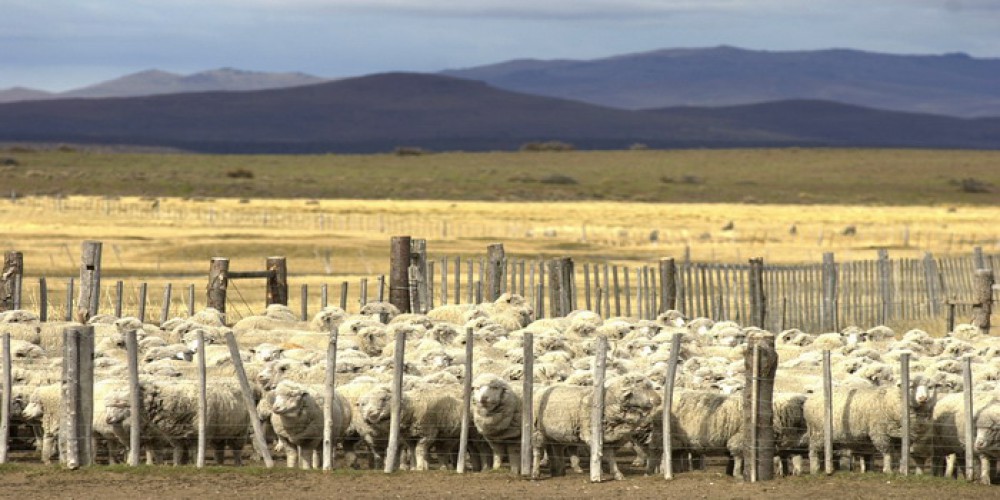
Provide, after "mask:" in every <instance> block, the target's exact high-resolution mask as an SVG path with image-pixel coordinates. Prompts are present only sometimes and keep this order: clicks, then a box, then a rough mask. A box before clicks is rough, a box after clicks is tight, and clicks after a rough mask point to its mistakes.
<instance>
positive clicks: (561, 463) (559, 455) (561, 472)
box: [546, 445, 566, 477]
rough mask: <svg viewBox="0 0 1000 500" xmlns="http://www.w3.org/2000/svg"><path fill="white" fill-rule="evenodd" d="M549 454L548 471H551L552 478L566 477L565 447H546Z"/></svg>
mask: <svg viewBox="0 0 1000 500" xmlns="http://www.w3.org/2000/svg"><path fill="white" fill-rule="evenodd" d="M546 448H547V450H548V452H549V470H551V471H552V477H559V476H565V475H566V455H565V452H566V450H565V446H563V445H550V446H547V447H546Z"/></svg>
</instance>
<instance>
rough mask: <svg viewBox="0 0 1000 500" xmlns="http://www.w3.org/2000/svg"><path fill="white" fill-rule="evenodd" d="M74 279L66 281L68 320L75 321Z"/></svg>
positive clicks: (66, 317)
mask: <svg viewBox="0 0 1000 500" xmlns="http://www.w3.org/2000/svg"><path fill="white" fill-rule="evenodd" d="M74 282H75V281H74V279H73V278H70V279H69V282H68V283H66V316H65V319H66V321H73V297H74V294H73V284H74Z"/></svg>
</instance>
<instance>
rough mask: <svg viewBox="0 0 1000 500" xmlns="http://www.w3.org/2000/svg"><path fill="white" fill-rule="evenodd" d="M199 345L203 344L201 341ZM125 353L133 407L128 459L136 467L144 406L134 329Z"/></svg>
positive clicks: (201, 350)
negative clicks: (140, 409) (141, 410)
mask: <svg viewBox="0 0 1000 500" xmlns="http://www.w3.org/2000/svg"><path fill="white" fill-rule="evenodd" d="M198 335H201V330H199V331H198ZM198 345H199V346H201V345H203V344H201V343H200V342H199V344H198ZM203 351H204V349H199V352H203ZM125 353H126V356H127V357H128V360H127V362H128V388H129V408H133V410H132V411H131V412H129V441H128V442H129V450H128V461H127V463H128V464H129V466H132V467H135V466H137V465H139V448H140V447H141V435H140V428H141V419H140V417H141V412H140V411H138V409H139V408H142V394H140V392H139V391H140V390H141V389H140V386H139V342H138V339H137V335H136V331H135V330H132V331H129V332H125Z"/></svg>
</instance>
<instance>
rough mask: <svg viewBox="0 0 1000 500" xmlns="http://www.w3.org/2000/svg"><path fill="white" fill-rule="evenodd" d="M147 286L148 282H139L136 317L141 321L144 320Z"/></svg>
mask: <svg viewBox="0 0 1000 500" xmlns="http://www.w3.org/2000/svg"><path fill="white" fill-rule="evenodd" d="M148 287H149V284H148V283H145V282H143V283H140V284H139V311H138V312H137V313H136V317H138V318H139V321H141V322H143V323H145V322H146V291H147V289H148Z"/></svg>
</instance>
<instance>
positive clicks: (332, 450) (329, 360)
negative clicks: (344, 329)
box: [323, 326, 340, 470]
mask: <svg viewBox="0 0 1000 500" xmlns="http://www.w3.org/2000/svg"><path fill="white" fill-rule="evenodd" d="M336 376H337V327H336V326H332V327H331V328H330V342H329V343H328V344H327V346H326V381H325V382H326V384H325V385H324V391H323V470H333V458H334V455H335V454H336V449H337V436H336V434H335V433H334V429H335V428H336V427H337V426H338V425H336V424H340V422H334V421H333V417H334V414H335V413H336V412H335V411H334V404H335V403H336V398H337V386H336V382H337V381H336ZM338 417H339V416H338Z"/></svg>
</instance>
